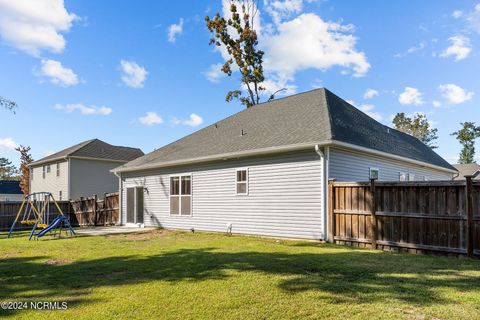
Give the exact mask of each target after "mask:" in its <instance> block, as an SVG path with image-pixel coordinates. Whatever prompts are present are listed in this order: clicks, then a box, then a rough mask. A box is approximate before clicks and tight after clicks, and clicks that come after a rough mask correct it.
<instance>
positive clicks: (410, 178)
mask: <svg viewBox="0 0 480 320" xmlns="http://www.w3.org/2000/svg"><path fill="white" fill-rule="evenodd" d="M408 181H415V174H413V173H409V174H408Z"/></svg>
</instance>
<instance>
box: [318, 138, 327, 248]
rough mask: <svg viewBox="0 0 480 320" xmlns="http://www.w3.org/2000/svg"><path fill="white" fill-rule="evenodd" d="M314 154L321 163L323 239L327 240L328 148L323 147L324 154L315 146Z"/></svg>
mask: <svg viewBox="0 0 480 320" xmlns="http://www.w3.org/2000/svg"><path fill="white" fill-rule="evenodd" d="M315 152H316V153H317V154H318V156H319V157H320V161H321V162H322V191H323V192H322V193H323V199H322V208H323V217H322V218H323V219H322V220H323V232H322V233H323V239H322V240H326V239H327V230H328V228H327V225H328V223H329V221H327V219H328V217H327V216H328V215H327V212H328V200H327V199H328V169H327V164H328V163H327V161H328V159H327V158H328V147H325V152H324V151H322V149H321V148H320V145H318V144H316V145H315Z"/></svg>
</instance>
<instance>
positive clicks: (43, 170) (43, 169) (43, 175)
mask: <svg viewBox="0 0 480 320" xmlns="http://www.w3.org/2000/svg"><path fill="white" fill-rule="evenodd" d="M45 170H46V167H45V166H43V167H42V177H43V179H45Z"/></svg>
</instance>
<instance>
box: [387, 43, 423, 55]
mask: <svg viewBox="0 0 480 320" xmlns="http://www.w3.org/2000/svg"><path fill="white" fill-rule="evenodd" d="M426 47H427V42H426V41H422V42H420V43H419V44H418V45H417V46H413V47H410V48H408V49H407V51H405V52H404V53H396V54H395V55H394V57H395V58H402V57H405V56H406V55H409V54H412V53H415V52H417V51H421V50H423V49H425V48H426Z"/></svg>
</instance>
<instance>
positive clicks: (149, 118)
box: [138, 112, 163, 126]
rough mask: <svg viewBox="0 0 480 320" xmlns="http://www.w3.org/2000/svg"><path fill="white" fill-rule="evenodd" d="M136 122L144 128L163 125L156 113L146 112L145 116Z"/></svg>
mask: <svg viewBox="0 0 480 320" xmlns="http://www.w3.org/2000/svg"><path fill="white" fill-rule="evenodd" d="M138 122H140V123H141V124H143V125H145V126H153V125H156V124H161V123H163V119H162V117H160V116H159V115H158V114H157V113H156V112H147V113H146V114H145V116H143V117H140V118H138Z"/></svg>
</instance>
